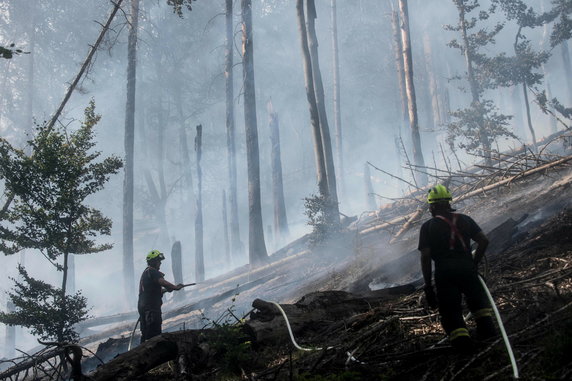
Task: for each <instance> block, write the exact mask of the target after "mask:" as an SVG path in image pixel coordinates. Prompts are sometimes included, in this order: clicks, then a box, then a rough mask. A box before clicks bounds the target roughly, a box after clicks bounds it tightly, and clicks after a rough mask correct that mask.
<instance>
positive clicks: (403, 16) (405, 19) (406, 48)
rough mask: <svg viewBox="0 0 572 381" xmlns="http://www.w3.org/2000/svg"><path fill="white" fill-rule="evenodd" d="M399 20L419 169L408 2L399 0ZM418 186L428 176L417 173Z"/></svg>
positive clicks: (412, 139) (408, 101) (417, 125)
mask: <svg viewBox="0 0 572 381" xmlns="http://www.w3.org/2000/svg"><path fill="white" fill-rule="evenodd" d="M399 18H400V21H401V24H400V25H401V40H402V42H403V44H402V49H403V50H402V56H403V71H404V75H405V92H406V94H407V107H408V108H407V110H408V115H409V127H410V129H411V141H412V143H413V147H412V148H413V161H414V162H415V165H416V166H417V167H419V168H421V167H424V166H425V160H424V159H423V152H422V150H421V138H420V136H419V118H418V116H417V101H416V98H415V85H414V83H413V56H412V52H411V38H410V33H409V11H408V9H407V0H399ZM416 175H417V176H416V177H417V179H416V180H417V184H418V185H420V186H425V185H427V175H426V174H425V173H423V172H420V171H417V172H416Z"/></svg>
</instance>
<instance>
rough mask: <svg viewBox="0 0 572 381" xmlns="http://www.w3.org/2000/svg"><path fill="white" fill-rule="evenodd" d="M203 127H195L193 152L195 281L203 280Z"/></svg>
mask: <svg viewBox="0 0 572 381" xmlns="http://www.w3.org/2000/svg"><path fill="white" fill-rule="evenodd" d="M202 139H203V126H202V125H200V124H199V125H198V126H197V135H196V137H195V152H196V154H197V208H196V212H197V213H196V215H195V279H196V281H197V282H202V281H204V280H205V259H204V254H203V190H202V188H203V173H202V168H201V156H202Z"/></svg>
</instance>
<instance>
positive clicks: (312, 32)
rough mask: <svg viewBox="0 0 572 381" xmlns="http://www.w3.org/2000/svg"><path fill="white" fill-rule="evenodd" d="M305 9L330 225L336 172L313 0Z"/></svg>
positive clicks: (335, 220)
mask: <svg viewBox="0 0 572 381" xmlns="http://www.w3.org/2000/svg"><path fill="white" fill-rule="evenodd" d="M306 9H307V13H308V18H307V20H306V26H307V35H306V36H307V38H308V47H309V50H310V60H311V62H312V73H313V79H314V91H315V96H316V104H317V106H318V115H319V121H320V136H321V138H322V147H323V149H324V162H325V164H326V178H327V181H328V191H329V193H330V200H331V207H332V209H333V210H332V211H331V216H330V217H331V218H332V223H336V224H337V223H339V220H340V214H339V206H338V191H337V186H336V170H335V168H334V156H333V153H332V141H331V138H330V127H329V126H328V117H327V114H326V105H325V96H324V85H323V83H322V74H321V71H320V60H319V58H318V38H317V36H316V28H315V20H316V18H317V15H316V7H315V4H314V0H306Z"/></svg>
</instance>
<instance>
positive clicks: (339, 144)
mask: <svg viewBox="0 0 572 381" xmlns="http://www.w3.org/2000/svg"><path fill="white" fill-rule="evenodd" d="M331 1H332V2H331V6H332V7H331V10H332V16H331V17H332V56H333V65H332V66H333V72H334V75H333V85H334V127H335V130H336V157H337V166H338V170H337V172H336V174H337V183H338V184H339V186H340V193H341V194H342V195H343V193H344V190H345V175H344V150H343V140H342V116H341V111H340V57H339V48H338V15H337V6H336V0H331Z"/></svg>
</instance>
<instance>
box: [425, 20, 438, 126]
mask: <svg viewBox="0 0 572 381" xmlns="http://www.w3.org/2000/svg"><path fill="white" fill-rule="evenodd" d="M423 51H424V53H425V66H426V71H427V79H428V80H429V95H430V96H431V109H432V110H433V126H434V127H435V128H438V127H439V126H442V125H443V121H442V120H441V106H440V104H439V103H440V102H439V89H438V88H437V79H436V78H435V67H434V65H433V51H432V49H431V40H430V38H429V34H428V33H427V31H425V33H424V34H423Z"/></svg>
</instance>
